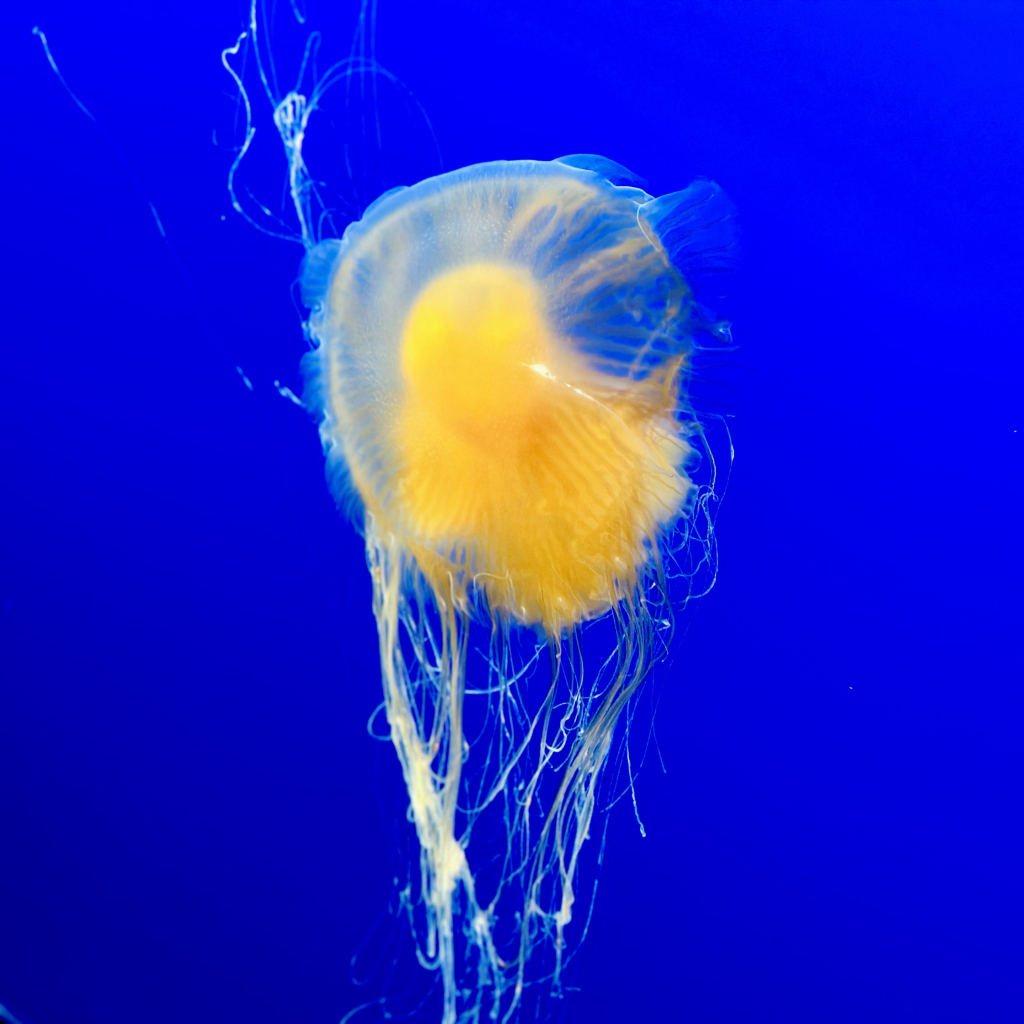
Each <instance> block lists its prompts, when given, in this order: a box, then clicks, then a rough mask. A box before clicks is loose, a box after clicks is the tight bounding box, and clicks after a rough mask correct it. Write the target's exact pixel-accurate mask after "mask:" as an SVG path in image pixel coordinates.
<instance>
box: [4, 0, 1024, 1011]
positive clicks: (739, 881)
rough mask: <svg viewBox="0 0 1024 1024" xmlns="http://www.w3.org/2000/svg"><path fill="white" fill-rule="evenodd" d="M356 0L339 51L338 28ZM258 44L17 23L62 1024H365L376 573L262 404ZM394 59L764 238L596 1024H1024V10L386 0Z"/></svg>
mask: <svg viewBox="0 0 1024 1024" xmlns="http://www.w3.org/2000/svg"><path fill="white" fill-rule="evenodd" d="M328 10H330V7H328ZM354 14H355V8H354V6H353V4H352V3H347V2H346V3H341V4H338V5H336V7H335V8H334V9H333V11H332V12H331V13H330V14H329V15H328V16H322V17H320V18H319V19H318V21H317V26H318V27H320V28H323V29H324V31H325V33H326V34H327V36H328V37H333V38H334V40H335V42H336V44H337V45H340V46H341V47H342V48H344V47H346V46H347V41H348V38H349V35H350V32H351V27H352V23H353V18H354ZM242 21H243V11H242V9H241V8H236V7H235V6H234V5H233V4H231V3H216V2H204V3H198V2H196V0H187V2H185V3H177V4H161V5H156V4H153V5H148V4H142V5H140V4H127V3H121V4H115V3H110V2H105V3H102V4H98V5H88V4H70V3H66V2H65V3H46V2H38V3H33V2H21V3H11V4H10V5H8V6H7V7H6V8H5V13H4V15H3V29H2V31H3V38H2V43H0V46H2V52H0V65H2V69H0V75H2V86H3V90H2V95H3V97H4V106H5V113H4V125H5V127H4V129H3V138H4V142H3V144H4V149H5V152H4V156H3V161H4V163H3V173H4V176H5V189H4V193H3V194H4V197H5V203H4V226H5V231H4V245H3V249H2V253H3V256H2V260H3V275H2V280H3V293H4V294H3V303H4V305H3V310H2V320H0V337H2V395H3V397H2V399H0V430H2V439H0V444H2V447H0V460H2V461H0V488H2V494H0V502H2V504H0V517H2V520H3V522H2V535H0V545H2V561H0V580H2V594H0V598H2V613H0V614H2V626H0V629H2V632H0V645H2V651H0V655H2V660H0V673H2V675H0V745H2V746H0V1002H2V1003H4V1004H6V1005H7V1006H8V1007H9V1008H10V1009H11V1010H12V1011H14V1012H15V1013H16V1014H18V1015H19V1016H21V1017H22V1018H23V1020H24V1021H25V1022H26V1024H71V1022H75V1024H120V1022H124V1024H149V1022H161V1024H163V1022H167V1024H170V1022H180V1021H186V1020H187V1021H189V1022H195V1024H200V1022H201V1024H207V1022H209V1024H229V1022H235V1021H237V1022H242V1021H245V1022H246V1024H260V1022H267V1024H270V1022H279V1021H296V1022H304V1024H317V1022H322V1024H330V1022H336V1021H337V1020H338V1019H339V1017H340V1016H341V1015H342V1013H343V1012H344V1011H345V1010H347V1009H348V1008H350V1007H351V1006H353V1005H354V1004H355V1003H356V1002H358V1001H359V1000H360V999H361V998H363V995H362V993H361V992H359V991H357V990H356V989H354V988H353V987H352V985H351V984H350V982H349V980H348V958H349V956H350V955H351V953H352V952H353V950H354V949H355V947H356V945H357V944H358V943H359V942H360V940H361V939H362V938H363V936H364V935H365V934H366V932H367V930H368V929H369V928H370V926H371V925H372V923H373V921H374V920H375V918H376V917H377V915H378V913H379V912H380V910H381V909H382V908H383V907H384V905H385V903H386V901H387V899H388V895H389V892H390V886H391V878H392V874H393V871H394V867H393V859H392V851H393V849H394V844H395V835H394V825H393V821H394V819H395V818H396V816H400V815H401V811H402V800H401V794H400V788H399V782H398V780H397V771H396V770H395V768H394V765H393V763H392V762H393V760H394V758H393V754H392V752H391V750H390V749H389V748H388V747H387V746H385V745H383V744H380V743H377V742H375V741H374V740H372V739H371V738H370V737H369V736H368V735H367V733H366V730H365V723H366V720H367V718H368V716H369V714H370V713H371V711H372V710H373V708H374V706H375V705H376V704H377V702H378V700H379V697H378V681H377V668H376V639H375V635H374V627H373V622H372V618H371V614H370V608H369V584H368V580H367V577H366V572H365V568H364V566H363V557H362V552H361V548H360V544H359V541H358V539H357V538H356V537H355V535H354V533H353V532H352V531H351V529H350V528H349V527H348V526H346V525H345V524H344V523H343V522H341V521H340V520H339V519H338V517H337V515H336V513H335V511H334V509H333V507H332V504H331V502H330V499H329V498H328V496H327V492H326V487H325V485H324V483H323V476H322V460H321V456H320V453H319V448H318V442H317V439H316V436H315V432H314V430H313V427H312V425H311V424H310V422H309V421H308V419H307V418H306V416H305V414H304V413H303V412H302V410H300V409H298V408H297V407H295V406H294V405H291V404H290V403H288V402H286V401H284V400H282V399H281V398H280V396H279V395H278V394H277V393H276V392H275V391H274V389H273V388H272V386H271V384H270V382H271V381H272V380H273V379H274V378H275V377H279V378H280V379H281V380H282V381H285V382H287V383H290V384H292V385H293V386H297V383H296V381H297V372H296V363H297V359H298V356H299V355H300V354H301V352H302V350H303V345H304V343H303V341H302V338H301V334H300V330H299V321H298V316H297V313H296V311H295V307H294V305H293V303H292V299H291V296H290V293H289V285H290V283H291V282H292V280H293V278H294V275H295V270H296V266H297V261H298V258H299V256H300V255H301V251H300V250H299V249H298V247H296V246H292V245H288V244H286V243H284V242H278V241H275V240H273V239H268V238H264V237H261V236H259V235H258V234H256V233H255V232H254V231H253V230H252V229H251V228H250V227H248V226H247V225H246V224H245V223H243V222H242V221H241V220H240V219H239V218H237V217H236V216H234V215H233V214H232V213H231V210H230V208H229V206H228V202H227V197H226V193H225V190H224V180H225V174H226V168H227V163H228V158H227V156H226V154H225V152H224V150H223V149H217V148H215V147H214V146H213V145H212V142H211V135H212V131H213V129H214V128H215V127H217V126H218V125H222V124H223V122H224V110H225V109H226V108H225V103H226V100H225V96H224V94H225V93H226V92H228V91H229V86H230V83H229V82H228V80H227V78H226V76H225V74H224V72H223V70H222V69H221V67H220V65H219V50H220V48H221V47H222V46H224V45H227V44H228V43H230V42H231V41H232V40H233V39H234V37H235V35H236V33H237V31H238V30H239V28H240V26H241V24H242ZM34 24H40V25H41V26H42V27H43V28H44V29H45V30H46V32H47V33H48V35H49V38H50V42H51V45H52V46H53V49H54V53H55V56H56V57H57V60H58V62H59V63H60V66H61V70H62V71H63V73H64V75H65V77H66V78H67V79H68V81H69V84H71V86H72V88H74V89H75V90H76V92H77V93H78V94H79V95H80V96H81V98H82V100H83V101H84V102H85V103H86V105H87V106H89V108H90V109H91V110H92V111H93V112H94V113H95V114H96V116H97V117H98V118H99V120H100V121H102V123H103V125H104V127H105V128H106V130H107V131H108V132H109V134H110V136H111V137H112V138H113V139H114V140H115V141H116V144H117V146H118V148H119V149H120V150H121V151H122V152H123V154H124V156H125V160H126V162H127V164H128V166H129V167H130V168H131V172H132V173H134V174H135V175H136V176H137V177H138V179H139V182H140V183H141V185H142V187H143V189H144V190H145V192H146V193H147V195H148V196H149V197H150V198H151V199H152V201H153V202H154V204H155V205H156V207H157V208H158V210H159V212H160V215H161V218H162V220H163V223H164V224H165V226H166V228H167V232H168V235H169V237H170V239H171V241H172V243H173V245H174V248H175V251H176V252H177V254H178V256H179V258H180V260H181V262H182V264H183V265H184V267H185V268H186V269H187V273H188V278H186V276H184V275H183V274H182V272H181V270H180V269H179V267H178V266H177V265H176V264H175V262H174V261H173V259H172V257H171V255H170V254H169V252H168V250H167V248H166V247H165V245H164V244H163V242H162V240H161V239H160V237H159V235H158V234H157V232H156V231H155V230H154V225H153V221H152V218H151V216H150V214H149V212H148V210H147V207H146V204H145V201H144V200H143V199H142V198H141V197H140V195H139V192H138V191H137V189H136V187H135V185H134V184H133V182H132V179H131V177H130V175H129V173H128V172H127V171H126V170H125V168H124V167H123V166H122V165H121V164H120V163H119V162H118V160H117V158H116V156H115V155H114V153H113V150H112V148H111V146H110V144H109V143H108V141H107V140H106V139H105V138H104V137H103V135H102V134H101V132H100V131H99V130H98V129H97V127H96V125H94V124H93V123H92V122H90V121H89V120H88V119H87V118H86V117H85V116H84V115H83V114H82V113H81V112H80V111H79V110H78V109H77V108H76V107H75V106H74V105H73V103H72V102H71V101H70V99H69V98H68V96H67V94H66V93H65V92H64V91H63V89H62V88H61V86H60V84H59V82H58V81H57V80H56V79H55V77H54V76H53V74H52V73H51V71H50V70H49V68H48V67H47V65H46V63H45V61H44V59H43V55H42V52H41V49H40V47H39V43H38V40H37V39H35V38H34V37H32V36H31V35H30V30H31V27H32V26H33V25H34ZM378 46H379V56H380V58H381V60H382V61H383V63H384V64H386V65H387V66H388V67H389V68H390V69H391V70H392V71H394V72H395V73H396V74H398V75H400V76H401V77H402V78H403V79H404V80H405V81H406V82H407V83H408V84H409V86H410V87H411V88H412V90H413V91H414V92H415V94H416V96H417V97H418V98H419V100H420V101H421V102H422V104H423V105H424V107H425V109H426V110H427V111H428V113H429V114H430V116H431V118H432V119H433V122H434V126H435V129H436V132H437V137H438V141H439V144H440V148H441V151H442V156H443V159H444V163H445V166H446V167H448V168H454V167H458V166H461V165H464V164H467V163H472V162H476V161H480V160H488V159H494V158H499V157H522V156H526V157H538V158H551V157H554V156H557V155H559V154H562V153H567V152H578V151H590V152H597V153H603V154H606V155H607V156H610V157H612V158H613V159H615V160H618V161H620V162H621V163H623V164H625V165H626V166H628V167H631V168H633V169H635V170H636V171H637V172H639V173H641V174H643V175H645V176H646V177H647V178H648V179H649V181H650V183H651V190H652V191H654V192H656V193H657V192H664V191H669V190H671V189H675V188H679V187H682V186H684V185H685V184H686V183H687V182H688V181H689V180H690V179H691V178H692V177H694V176H696V175H706V176H709V177H713V178H715V179H716V180H717V181H719V182H720V183H721V184H722V185H723V186H724V188H725V189H726V190H727V191H728V192H729V194H730V195H731V196H732V197H733V198H734V200H735V201H736V203H737V206H738V208H739V210H740V215H741V220H742V229H743V259H742V263H741V266H740V269H739V271H738V273H737V274H736V275H735V277H734V280H733V281H732V286H731V287H732V296H733V297H732V301H731V303H730V306H729V310H728V312H729V314H730V316H731V317H732V319H733V321H734V324H735V334H736V337H737V340H738V341H739V343H740V346H741V348H740V351H739V353H738V355H737V356H736V359H735V361H734V363H735V365H733V366H732V367H731V368H730V369H728V370H726V371H723V378H722V381H721V384H722V391H723V402H724V403H725V404H726V405H728V406H729V407H731V408H732V409H733V410H734V411H735V414H736V415H735V420H734V423H733V429H734V434H735V443H736V450H737V456H736V462H735V467H734V471H733V474H732V479H731V482H730V486H729V491H728V495H727V498H726V500H725V503H724V505H723V507H722V511H721V516H720V519H719V531H720V533H719V536H720V542H721V572H720V580H719V583H718V586H717V587H716V589H715V590H714V592H713V593H712V594H711V595H710V596H709V597H707V598H706V599H705V600H703V601H702V602H701V607H700V609H699V612H698V614H697V615H696V617H695V619H694V621H693V624H692V626H691V628H690V630H689V633H688V635H687V636H686V637H685V639H684V641H683V643H682V645H681V647H680V649H679V652H678V654H677V656H676V658H675V660H674V663H673V665H672V667H671V670H670V671H669V673H668V675H667V676H666V677H665V678H664V683H665V685H664V691H663V696H662V703H661V708H660V712H659V717H658V735H659V738H660V741H661V745H662V753H663V757H664V761H665V765H666V768H667V773H664V774H663V773H662V771H661V769H660V767H659V766H658V765H657V763H656V761H653V762H649V763H648V765H647V766H646V768H645V770H644V774H643V775H642V777H641V782H640V785H639V788H638V800H639V803H640V809H641V813H642V816H643V818H644V821H645V824H646V826H647V833H648V834H647V838H646V839H642V838H641V837H640V835H639V833H638V829H637V825H636V822H635V820H634V818H633V816H632V813H631V809H630V808H629V807H628V804H622V805H620V806H619V807H618V808H616V810H615V811H614V812H613V820H612V824H611V834H610V853H609V855H608V857H607V860H606V865H605V870H604V873H603V876H602V883H601V890H600V893H599V898H598V908H597V912H596V917H595V925H594V929H593V932H592V934H591V936H590V938H589V940H588V943H587V946H586V949H585V954H584V958H583V963H582V967H581V969H580V971H579V974H578V977H577V983H578V984H579V986H580V988H581V991H580V992H579V993H577V994H576V995H574V996H573V997H572V998H571V999H570V1000H569V1002H568V1005H567V1011H566V1017H565V1019H566V1021H569V1022H584V1021H596V1022H602V1021H624V1020H629V1021H677V1020H678V1021H692V1022H708V1024H710V1022H727V1021H728V1022H733V1021H735V1022H744V1024H746V1022H752V1021H757V1022H762V1021H764V1022H767V1021H778V1022H786V1024H794V1022H798V1021H807V1022H816V1024H818V1022H862V1021H921V1022H939V1021H942V1022H946V1021H948V1022H961V1021H962V1022H968V1021H972V1022H973V1021H986V1022H1001V1021H1019V1020H1024V926H1022V921H1024V875H1022V871H1021V865H1022V862H1024V860H1022V858H1024V836H1022V830H1021V803H1022V801H1021V792H1022V789H1024V771H1022V768H1024V765H1022V760H1024V757H1022V739H1021V737H1022V731H1024V730H1022V725H1024V697H1022V683H1024V671H1022V664H1021V662H1022V651H1024V644H1022V638H1021V623H1022V615H1021V613H1022V601H1021V581H1022V558H1021V522H1022V516H1021V513H1022V507H1021V506H1022V502H1021V490H1022V479H1024V474H1022V468H1024V467H1022V455H1021V450H1022V449H1021V446H1022V444H1024V433H1022V432H1024V415H1022V411H1024V410H1022V395H1024V387H1022V384H1024V375H1022V372H1021V370H1022V366H1021V363H1022V357H1021V340H1022V333H1024V332H1022V327H1024V289H1022V282H1024V60H1022V58H1021V54H1022V53H1024V6H1022V5H1020V4H1016V3H997V2H991V3H867V4H860V3H852V2H851V3H836V2H832V3H820V4H816V3H815V4H812V3H786V2H783V3H756V2H747V3H725V2H722V3H693V2H677V3H666V2H663V0H643V2H640V0H628V2H625V3H617V4H612V3H607V2H595V0H587V2H582V0H543V2H537V0H528V2H522V0H517V2H515V3H511V2H508V3H504V2H501V3H494V4H485V3H479V2H477V0H472V2H470V0H439V2H419V3H409V2H398V0H381V7H380V15H379V25H378ZM261 113H265V111H262V112H261ZM263 124H264V128H263V129H262V130H263V132H264V135H263V136H262V139H263V141H264V142H267V141H268V140H267V138H266V122H265V121H264V122H263ZM267 152H270V150H269V149H268V150H267ZM417 159H419V157H417ZM399 163H400V161H399ZM396 173H397V172H396ZM394 183H395V182H393V181H387V182H385V184H394ZM263 198H264V199H265V201H268V202H271V203H272V204H276V202H277V198H278V197H277V196H276V195H273V196H269V197H263ZM222 215H226V216H225V219H224V220H222V219H221V217H222ZM188 279H191V280H192V281H193V282H194V286H195V290H196V291H195V295H196V298H195V301H193V298H192V293H191V291H190V285H189V283H188ZM235 363H240V364H242V365H243V366H244V368H245V370H246V372H247V373H248V374H249V375H250V377H251V378H252V380H253V383H254V386H255V391H254V392H253V393H250V392H249V391H247V390H246V389H245V388H244V387H243V386H242V384H241V381H240V378H239V376H238V374H237V373H236V371H235V369H234V365H235ZM371 994H372V993H371Z"/></svg>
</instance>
